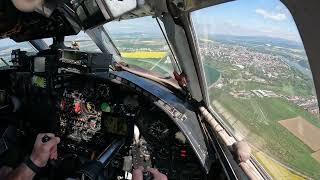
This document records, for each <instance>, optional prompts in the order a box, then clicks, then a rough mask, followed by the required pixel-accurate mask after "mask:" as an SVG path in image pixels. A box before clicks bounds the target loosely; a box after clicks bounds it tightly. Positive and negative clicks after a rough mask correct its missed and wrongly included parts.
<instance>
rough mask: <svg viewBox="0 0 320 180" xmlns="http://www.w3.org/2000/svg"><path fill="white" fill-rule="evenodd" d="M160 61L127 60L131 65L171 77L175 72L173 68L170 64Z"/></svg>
mask: <svg viewBox="0 0 320 180" xmlns="http://www.w3.org/2000/svg"><path fill="white" fill-rule="evenodd" d="M159 61H160V59H135V58H126V62H127V63H128V64H131V65H136V66H139V67H142V68H144V69H147V70H152V71H153V72H157V73H160V74H162V75H165V76H169V75H171V74H172V72H173V67H172V65H171V64H170V63H167V64H166V63H164V60H161V61H160V62H159Z"/></svg>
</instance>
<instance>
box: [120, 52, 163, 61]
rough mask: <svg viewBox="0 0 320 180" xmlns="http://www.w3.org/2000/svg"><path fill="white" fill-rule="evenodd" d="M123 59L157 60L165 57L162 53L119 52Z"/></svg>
mask: <svg viewBox="0 0 320 180" xmlns="http://www.w3.org/2000/svg"><path fill="white" fill-rule="evenodd" d="M121 55H122V57H124V58H140V59H159V58H163V57H165V56H166V55H167V52H164V51H135V52H121Z"/></svg>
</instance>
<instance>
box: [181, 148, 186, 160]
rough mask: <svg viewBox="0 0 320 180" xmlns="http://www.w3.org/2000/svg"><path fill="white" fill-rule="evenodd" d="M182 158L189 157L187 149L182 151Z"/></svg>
mask: <svg viewBox="0 0 320 180" xmlns="http://www.w3.org/2000/svg"><path fill="white" fill-rule="evenodd" d="M180 156H181V157H182V158H186V157H187V151H186V150H185V149H182V150H181V151H180Z"/></svg>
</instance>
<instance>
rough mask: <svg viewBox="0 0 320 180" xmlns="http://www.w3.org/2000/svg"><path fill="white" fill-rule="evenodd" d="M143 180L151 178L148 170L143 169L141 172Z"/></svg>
mask: <svg viewBox="0 0 320 180" xmlns="http://www.w3.org/2000/svg"><path fill="white" fill-rule="evenodd" d="M143 180H153V175H152V174H151V173H150V172H148V171H145V172H143Z"/></svg>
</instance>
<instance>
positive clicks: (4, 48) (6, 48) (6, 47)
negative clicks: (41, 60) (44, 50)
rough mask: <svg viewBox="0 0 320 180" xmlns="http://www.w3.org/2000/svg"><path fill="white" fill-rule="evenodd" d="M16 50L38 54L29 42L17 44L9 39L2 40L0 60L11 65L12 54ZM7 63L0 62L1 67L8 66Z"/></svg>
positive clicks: (0, 43)
mask: <svg viewBox="0 0 320 180" xmlns="http://www.w3.org/2000/svg"><path fill="white" fill-rule="evenodd" d="M15 49H20V50H21V51H27V52H37V50H36V49H35V48H34V47H33V46H32V45H31V44H30V43H28V42H22V43H16V42H14V41H13V40H11V39H8V38H6V39H1V40H0V58H2V59H3V60H4V61H5V62H6V63H8V64H10V65H11V62H10V60H11V52H12V50H15ZM6 63H4V62H3V61H2V60H0V67H2V66H6V65H7V64H6Z"/></svg>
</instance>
